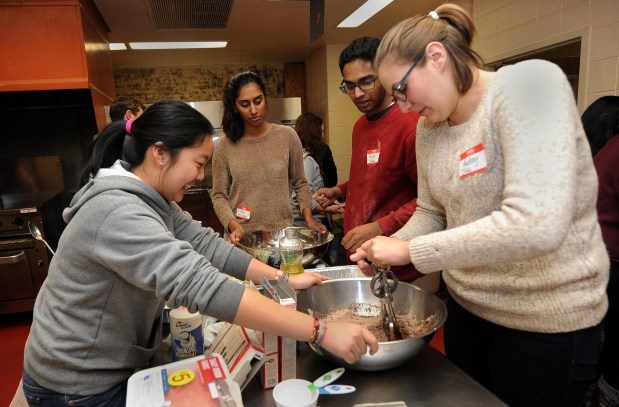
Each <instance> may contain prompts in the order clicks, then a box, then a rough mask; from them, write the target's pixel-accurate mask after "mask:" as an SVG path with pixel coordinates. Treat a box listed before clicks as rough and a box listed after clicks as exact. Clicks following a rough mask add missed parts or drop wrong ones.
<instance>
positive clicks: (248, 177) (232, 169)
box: [212, 72, 326, 243]
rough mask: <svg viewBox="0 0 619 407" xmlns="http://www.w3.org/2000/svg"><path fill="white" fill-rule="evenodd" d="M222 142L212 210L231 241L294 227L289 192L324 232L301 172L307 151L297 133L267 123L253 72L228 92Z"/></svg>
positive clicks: (261, 90)
mask: <svg viewBox="0 0 619 407" xmlns="http://www.w3.org/2000/svg"><path fill="white" fill-rule="evenodd" d="M223 104H224V115H223V122H222V125H223V129H224V132H225V137H222V138H221V139H220V140H219V142H218V145H217V147H216V148H215V154H214V156H213V197H212V199H213V207H214V209H215V213H216V214H217V217H219V220H220V221H221V223H222V225H223V226H224V227H225V228H226V230H227V231H228V232H229V233H230V241H231V242H232V243H238V242H239V241H240V239H241V238H242V237H243V235H244V234H245V233H247V232H253V231H256V230H269V231H275V230H278V229H282V228H284V227H287V226H292V225H293V216H292V205H291V202H290V186H292V188H293V190H294V191H295V192H296V194H297V197H298V199H299V207H300V208H302V213H303V217H304V218H305V221H306V222H307V225H308V227H309V228H311V229H314V230H317V231H319V232H321V233H324V232H326V228H325V226H324V225H323V224H322V223H320V222H317V221H316V220H314V219H313V218H312V207H311V202H312V196H311V195H312V193H311V189H310V186H309V184H308V183H307V180H306V179H305V174H304V171H303V147H302V146H301V141H300V140H299V137H298V136H297V134H296V133H295V131H294V130H293V129H291V128H290V127H287V126H280V125H277V124H272V123H268V122H267V121H266V120H265V115H266V110H267V102H266V92H265V87H264V83H263V82H262V79H260V77H259V76H258V75H257V74H255V73H254V72H241V73H239V74H237V75H234V76H233V77H231V78H230V79H229V80H228V82H227V83H226V86H225V88H224V94H223Z"/></svg>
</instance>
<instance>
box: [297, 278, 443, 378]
mask: <svg viewBox="0 0 619 407" xmlns="http://www.w3.org/2000/svg"><path fill="white" fill-rule="evenodd" d="M370 280H371V279H370V278H364V277H359V278H344V279H338V280H329V281H325V282H324V283H323V284H321V285H316V286H313V287H311V288H309V289H307V290H304V291H300V292H299V294H298V301H297V304H298V309H299V310H301V311H307V309H308V308H310V309H311V310H312V311H314V312H316V313H318V314H320V315H326V314H328V313H330V312H332V311H335V310H337V309H342V308H346V307H347V306H349V305H350V304H371V305H376V307H359V308H363V311H361V312H368V310H367V308H372V309H374V308H376V314H374V315H378V311H379V310H380V301H379V300H378V298H377V297H375V296H374V295H373V294H372V292H371V291H370ZM393 308H394V311H395V313H396V314H397V315H410V316H415V317H417V318H424V319H425V318H427V317H429V316H430V315H435V317H436V319H435V322H434V326H433V327H432V329H431V331H430V332H428V333H426V334H424V335H420V336H417V337H413V338H409V339H402V340H399V341H391V342H379V345H378V352H377V353H376V354H374V355H370V354H369V352H368V353H366V354H365V355H363V356H362V357H361V359H359V360H358V361H356V362H355V363H354V364H352V365H351V364H348V363H346V362H345V361H344V360H343V359H340V358H339V357H337V356H335V355H333V354H331V353H330V352H328V351H327V350H325V349H323V348H315V349H313V350H314V351H315V352H316V353H318V354H320V355H321V356H323V357H325V358H327V359H330V360H332V361H334V362H335V363H338V364H339V365H341V366H347V367H350V368H352V369H357V370H385V369H390V368H392V367H395V366H398V365H400V364H402V363H404V362H405V361H407V360H408V359H410V358H411V357H413V356H414V355H416V354H417V353H418V352H419V351H421V349H423V348H424V347H425V346H426V344H427V343H428V342H429V341H430V339H432V336H434V333H435V332H436V330H437V329H439V328H440V327H441V326H442V325H443V323H445V320H446V319H447V308H446V307H445V304H443V302H442V301H441V300H440V299H439V298H438V297H437V296H436V295H434V294H432V293H430V292H428V291H424V290H422V289H420V288H417V287H415V286H413V285H411V284H407V283H403V282H400V283H399V284H398V288H397V289H396V291H395V293H394V295H393ZM370 312H372V313H373V312H374V311H370ZM366 315H367V314H366Z"/></svg>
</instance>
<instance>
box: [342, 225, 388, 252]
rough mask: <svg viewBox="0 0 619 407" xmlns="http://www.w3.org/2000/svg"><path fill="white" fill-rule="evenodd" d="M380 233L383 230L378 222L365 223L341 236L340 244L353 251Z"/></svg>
mask: <svg viewBox="0 0 619 407" xmlns="http://www.w3.org/2000/svg"><path fill="white" fill-rule="evenodd" d="M382 234H383V230H382V229H381V227H380V225H379V224H378V222H372V223H366V224H365V225H361V226H357V227H356V228H354V229H352V230H351V231H349V232H348V233H346V235H345V236H344V237H343V238H342V246H344V248H345V249H346V250H348V251H349V252H355V251H356V250H357V249H358V248H359V247H361V245H362V244H363V243H365V242H367V241H368V240H370V239H372V238H373V237H376V236H379V235H382Z"/></svg>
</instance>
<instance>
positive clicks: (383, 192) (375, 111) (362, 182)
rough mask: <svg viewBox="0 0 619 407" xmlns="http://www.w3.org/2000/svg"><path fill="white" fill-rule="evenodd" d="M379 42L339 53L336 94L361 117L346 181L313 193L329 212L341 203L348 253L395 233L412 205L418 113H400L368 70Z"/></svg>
mask: <svg viewBox="0 0 619 407" xmlns="http://www.w3.org/2000/svg"><path fill="white" fill-rule="evenodd" d="M379 43H380V40H379V39H377V38H371V37H361V38H357V39H356V40H354V41H353V42H352V43H350V45H348V46H347V47H346V48H345V49H344V50H343V51H342V53H341V54H340V61H339V62H340V71H341V72H342V76H343V80H342V83H341V85H340V90H341V91H342V92H344V93H347V94H348V96H349V97H350V99H351V100H352V101H353V103H354V104H355V106H357V109H359V111H361V112H362V113H365V114H364V115H362V116H361V117H360V118H359V120H357V122H356V123H355V126H354V128H353V133H352V157H351V165H350V175H349V179H348V181H346V182H344V183H342V184H339V185H337V186H335V187H333V188H321V189H319V190H318V191H316V194H315V197H316V199H317V200H318V202H320V204H321V205H322V206H323V207H324V208H325V210H326V211H329V212H335V211H338V210H341V209H339V208H341V207H340V206H337V205H332V203H333V202H334V201H335V200H336V199H338V198H343V199H345V200H346V205H345V208H344V237H343V238H342V246H344V248H345V249H346V250H347V251H348V252H349V253H354V252H355V250H357V248H358V247H360V246H361V244H363V243H364V242H365V241H367V240H369V239H371V238H373V237H375V236H378V235H385V236H390V235H391V234H393V233H395V232H396V231H397V230H398V229H400V228H401V227H402V226H403V225H404V224H405V223H406V222H407V221H408V219H409V218H410V217H411V216H412V214H413V212H414V211H415V208H416V207H417V203H416V201H417V199H416V198H417V163H416V160H415V133H416V128H417V121H418V120H419V115H418V114H417V113H415V112H409V113H402V111H401V110H400V109H399V108H398V107H397V106H396V105H395V104H394V103H393V100H392V99H391V98H390V97H388V96H387V92H386V91H385V89H384V88H383V86H382V84H381V83H380V81H379V79H378V75H377V73H376V71H375V70H374V67H373V62H374V56H375V55H376V50H377V49H378V44H379ZM397 274H398V277H399V278H400V279H401V280H404V281H412V280H414V279H415V278H417V277H419V275H420V274H419V273H417V271H416V270H414V269H412V267H408V268H406V269H402V270H398V271H397Z"/></svg>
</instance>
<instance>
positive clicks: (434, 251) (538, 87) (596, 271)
mask: <svg viewBox="0 0 619 407" xmlns="http://www.w3.org/2000/svg"><path fill="white" fill-rule="evenodd" d="M479 144H482V145H483V148H484V151H485V156H486V160H487V168H486V169H485V170H482V172H478V173H475V174H473V175H469V176H465V177H464V178H461V171H460V165H461V162H460V161H461V154H462V153H463V152H465V151H467V150H469V149H471V148H472V147H474V146H478V145H479ZM416 146H417V147H416V148H417V163H418V171H419V174H418V177H419V185H418V193H419V198H418V201H417V204H418V208H417V210H416V212H415V214H414V215H413V216H412V218H411V219H410V220H409V222H408V223H407V224H406V225H405V226H404V227H403V228H402V229H400V230H399V231H398V232H397V233H395V234H394V237H397V238H400V239H404V240H409V241H410V243H409V251H410V257H411V261H412V262H413V264H414V265H415V267H416V268H417V270H419V271H421V272H423V273H430V272H434V271H438V270H443V276H444V279H445V283H446V285H447V287H448V289H449V292H450V293H451V295H452V296H453V297H454V299H455V300H456V301H457V302H458V303H459V304H461V305H462V306H463V307H464V308H466V309H467V310H469V311H470V312H472V313H473V314H475V315H477V316H479V317H481V318H484V319H487V320H489V321H491V322H494V323H496V324H500V325H503V326H507V327H510V328H515V329H520V330H525V331H533V332H545V333H552V332H568V331H573V330H577V329H582V328H586V327H590V326H593V325H595V324H597V323H599V322H600V321H601V320H602V318H603V316H604V314H605V313H606V309H607V297H606V293H605V289H606V284H607V281H608V269H609V261H608V256H607V254H606V250H605V247H604V243H603V241H602V236H601V232H600V227H599V225H598V222H597V215H596V208H595V203H596V198H597V178H596V173H595V169H594V167H593V162H592V158H591V152H590V149H589V145H588V143H587V139H586V137H585V133H584V131H583V129H582V125H581V122H580V117H579V114H578V111H577V109H576V105H575V103H574V97H573V94H572V89H571V88H570V85H569V83H568V82H567V80H566V78H565V76H564V74H563V73H562V72H561V70H560V69H559V68H558V67H557V66H555V65H553V64H551V63H549V62H545V61H526V62H521V63H518V64H516V65H512V66H506V67H504V68H501V69H500V70H499V71H498V72H497V73H494V74H491V79H490V80H489V84H488V86H487V89H486V91H485V94H484V96H483V98H482V100H481V102H480V103H479V105H478V106H477V109H476V110H475V112H474V113H473V115H472V116H471V118H470V119H469V120H468V121H467V122H466V123H463V124H461V125H458V126H453V127H450V126H448V125H447V124H442V125H438V126H430V125H429V124H428V123H426V121H425V119H422V120H420V122H419V125H418V128H417V144H416ZM477 158H482V157H479V156H477ZM482 162H483V160H482ZM482 166H483V165H482ZM475 168H476V167H473V168H471V169H472V170H474V169H475Z"/></svg>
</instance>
